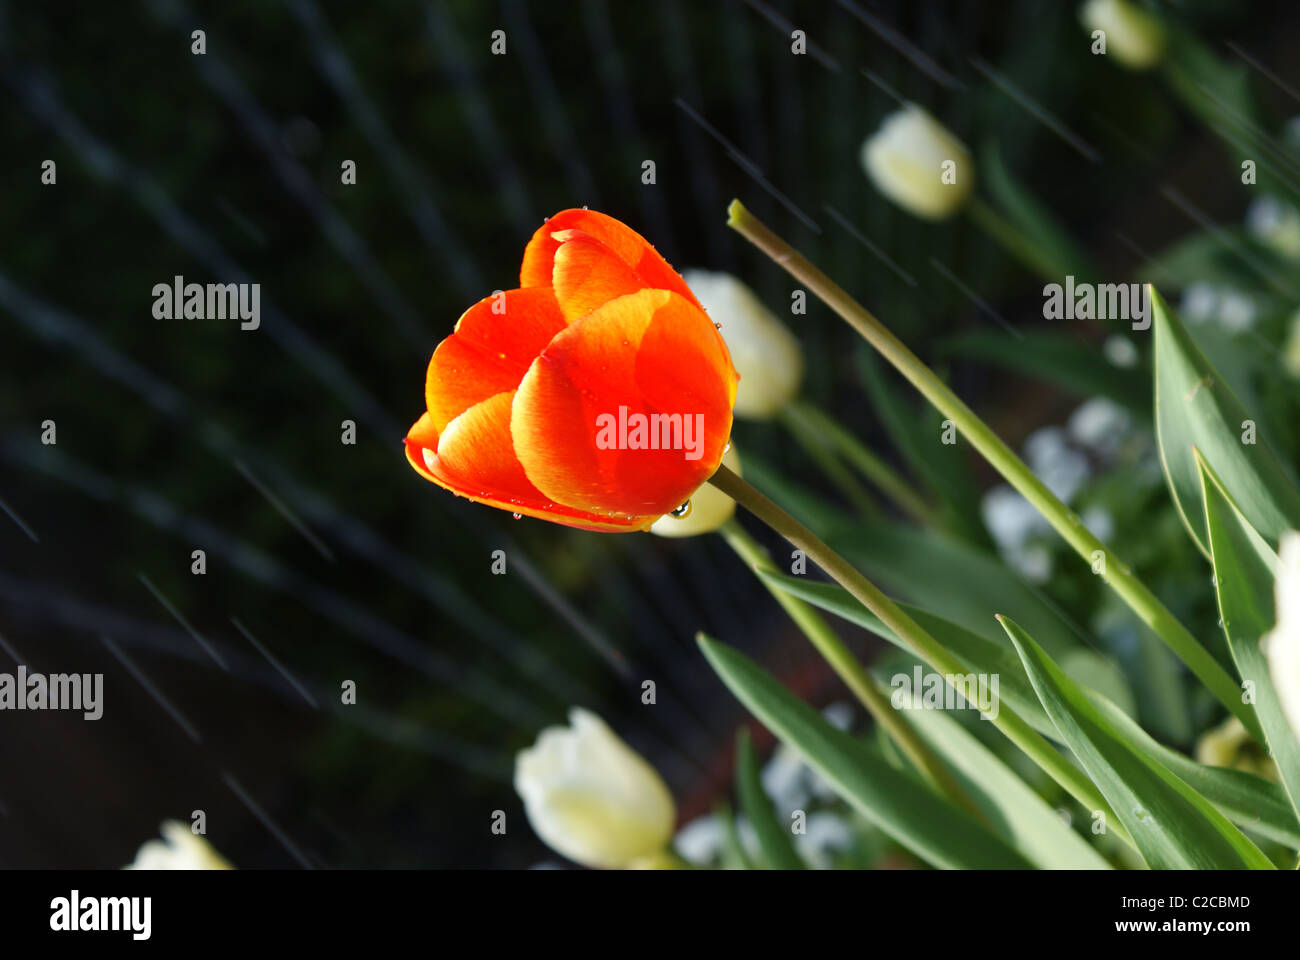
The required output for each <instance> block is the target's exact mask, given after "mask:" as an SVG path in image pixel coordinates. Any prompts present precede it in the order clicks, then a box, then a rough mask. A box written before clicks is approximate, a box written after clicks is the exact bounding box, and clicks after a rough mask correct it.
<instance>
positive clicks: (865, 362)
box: [856, 343, 992, 546]
mask: <svg viewBox="0 0 1300 960" xmlns="http://www.w3.org/2000/svg"><path fill="white" fill-rule="evenodd" d="M856 357H857V361H858V377H859V379H860V380H861V382H862V387H863V389H864V390H865V391H866V393H867V396H868V397H869V398H870V399H871V405H872V407H874V408H875V413H876V415H877V417H878V418H879V420H880V423H881V425H882V426H884V428H885V431H886V432H887V433H888V434H889V439H890V440H891V441H892V442H893V444H894V446H895V447H897V448H898V452H899V453H900V454H902V456H903V459H904V460H905V461H906V462H907V465H908V468H909V469H910V470H911V472H912V473H913V474H914V475H915V476H917V477H919V478H920V479H921V480H922V481H924V483H925V484H926V486H927V487H928V488H929V489H931V490H934V491H935V492H936V493H938V494H939V496H940V498H941V499H942V502H943V506H944V516H943V524H944V528H945V529H947V530H951V531H953V532H954V533H956V534H957V535H959V536H960V537H962V539H964V540H968V541H970V542H972V543H978V544H982V545H985V546H991V545H992V541H991V540H990V539H989V535H988V531H987V530H985V529H984V525H983V524H982V523H980V522H979V520H978V518H979V487H978V485H977V484H976V482H975V476H974V474H973V473H972V472H971V469H970V463H969V461H968V460H967V459H966V458H965V457H963V455H962V453H961V451H960V450H959V449H958V448H957V446H956V445H955V444H945V443H926V442H924V438H925V437H934V436H937V435H938V434H939V432H940V430H941V429H942V428H941V426H940V424H941V423H942V421H943V414H941V413H939V411H937V410H935V409H934V408H933V407H931V406H930V405H929V404H926V405H925V406H924V408H923V409H921V410H920V411H914V410H913V409H911V408H910V407H908V406H907V405H906V404H904V403H903V401H902V400H901V399H900V398H899V397H898V395H897V391H896V390H894V389H893V388H892V387H891V386H890V382H889V379H888V378H889V374H888V373H887V372H886V368H885V367H884V365H882V364H881V362H880V360H879V359H878V358H877V357H876V352H875V351H874V350H873V349H871V347H870V346H868V345H867V344H865V343H862V344H859V346H858V351H857V354H856Z"/></svg>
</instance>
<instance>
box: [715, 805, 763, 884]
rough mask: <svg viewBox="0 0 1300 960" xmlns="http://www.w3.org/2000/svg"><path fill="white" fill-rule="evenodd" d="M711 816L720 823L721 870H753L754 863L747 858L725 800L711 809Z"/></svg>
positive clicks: (734, 820)
mask: <svg viewBox="0 0 1300 960" xmlns="http://www.w3.org/2000/svg"><path fill="white" fill-rule="evenodd" d="M713 815H714V816H715V817H717V818H718V819H719V820H720V821H721V822H722V857H721V860H722V869H723V870H753V869H755V867H754V861H753V860H751V859H750V858H749V854H748V853H747V852H746V850H745V845H744V844H743V843H742V842H741V840H740V831H739V830H737V829H736V818H735V816H734V815H733V814H732V812H731V807H730V806H729V805H728V804H727V802H726V801H725V800H724V801H722V802H721V803H719V804H718V805H717V806H716V807H714V808H713Z"/></svg>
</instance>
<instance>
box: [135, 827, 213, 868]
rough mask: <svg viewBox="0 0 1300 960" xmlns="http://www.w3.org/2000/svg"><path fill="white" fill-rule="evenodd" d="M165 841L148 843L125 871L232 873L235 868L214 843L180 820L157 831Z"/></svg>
mask: <svg viewBox="0 0 1300 960" xmlns="http://www.w3.org/2000/svg"><path fill="white" fill-rule="evenodd" d="M158 832H159V833H161V834H162V835H163V839H162V840H149V841H147V842H145V843H144V844H143V845H142V846H141V847H140V850H139V852H138V853H136V855H135V861H134V862H133V863H130V864H128V865H127V866H126V867H124V868H123V869H126V870H230V869H232V867H231V866H230V864H229V863H228V862H226V860H225V858H224V857H222V856H221V854H219V853H217V851H216V850H214V849H212V844H210V843H208V841H207V839H206V838H205V837H203V836H201V835H200V834H197V833H195V832H194V831H193V830H192V829H191V828H190V827H188V826H186V825H185V824H183V823H181V822H180V821H179V820H168V821H166V822H164V823H163V825H162V826H161V827H159V830H158Z"/></svg>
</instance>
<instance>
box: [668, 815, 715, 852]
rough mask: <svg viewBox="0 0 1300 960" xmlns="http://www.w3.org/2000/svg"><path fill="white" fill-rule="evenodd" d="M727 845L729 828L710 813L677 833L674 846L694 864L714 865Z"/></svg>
mask: <svg viewBox="0 0 1300 960" xmlns="http://www.w3.org/2000/svg"><path fill="white" fill-rule="evenodd" d="M726 844H727V828H726V826H725V825H724V824H723V822H722V820H721V819H719V818H718V817H716V816H715V815H713V814H711V813H709V814H705V815H704V816H702V817H696V818H695V819H694V820H692V821H691V822H690V823H688V824H686V826H684V827H682V828H681V829H680V830H678V831H677V836H676V837H675V838H674V839H673V846H674V847H675V848H676V849H677V852H678V853H680V854H681V855H682V856H683V857H685V858H686V859H687V860H689V861H690V862H691V863H694V864H710V863H713V862H714V861H715V860H717V859H718V857H719V856H720V855H721V854H722V850H723V848H724V847H725V846H726Z"/></svg>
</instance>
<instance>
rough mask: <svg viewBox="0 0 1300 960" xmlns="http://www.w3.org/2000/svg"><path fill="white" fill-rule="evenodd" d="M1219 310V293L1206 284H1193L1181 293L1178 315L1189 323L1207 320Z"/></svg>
mask: <svg viewBox="0 0 1300 960" xmlns="http://www.w3.org/2000/svg"><path fill="white" fill-rule="evenodd" d="M1218 309H1219V291H1218V290H1216V289H1215V288H1214V287H1213V286H1212V285H1211V284H1208V283H1193V284H1192V285H1191V286H1189V287H1188V288H1187V289H1186V290H1184V291H1183V298H1182V300H1181V301H1180V302H1179V304H1178V313H1179V315H1180V316H1181V317H1182V318H1183V319H1184V320H1187V321H1189V322H1191V323H1199V322H1200V321H1202V320H1208V319H1210V318H1211V317H1212V316H1214V315H1215V313H1216V312H1217V311H1218Z"/></svg>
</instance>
